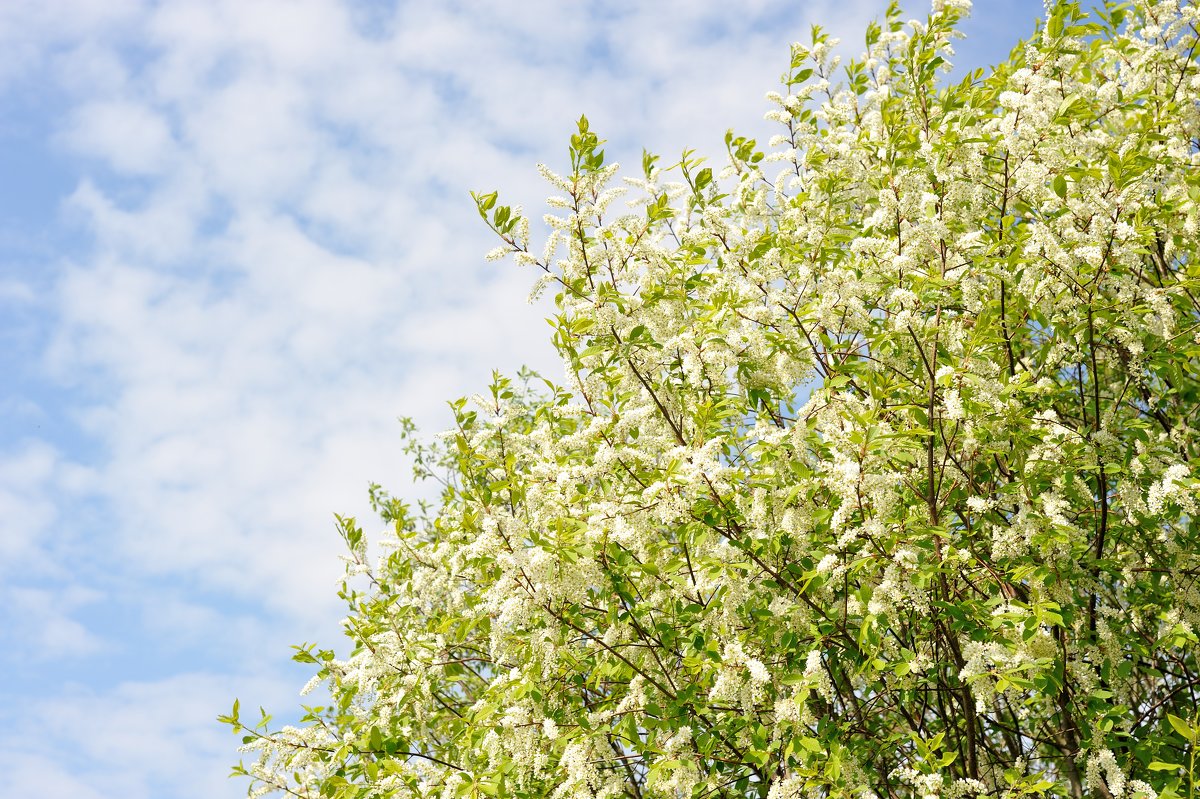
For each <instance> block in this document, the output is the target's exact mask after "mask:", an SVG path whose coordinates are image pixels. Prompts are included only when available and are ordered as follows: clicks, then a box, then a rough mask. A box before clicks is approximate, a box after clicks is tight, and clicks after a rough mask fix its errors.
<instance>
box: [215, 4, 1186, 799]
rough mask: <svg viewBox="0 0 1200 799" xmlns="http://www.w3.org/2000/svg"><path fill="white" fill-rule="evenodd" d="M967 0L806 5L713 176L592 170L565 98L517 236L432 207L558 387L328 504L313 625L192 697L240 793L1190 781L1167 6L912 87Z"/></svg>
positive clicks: (1180, 276)
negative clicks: (810, 14) (209, 692)
mask: <svg viewBox="0 0 1200 799" xmlns="http://www.w3.org/2000/svg"><path fill="white" fill-rule="evenodd" d="M968 5H969V3H968V2H967V0H935V2H934V9H933V13H932V14H931V15H930V16H929V17H928V18H927V19H926V21H924V22H919V21H910V22H904V21H902V19H901V17H900V16H899V11H898V10H897V9H896V8H895V7H893V8H892V9H891V10H890V11H889V12H888V13H887V16H886V18H885V19H884V21H883V22H882V23H881V24H873V25H871V26H870V27H869V28H868V30H867V35H866V53H865V55H864V56H863V57H862V58H861V59H860V60H857V61H853V62H851V63H850V64H849V65H848V66H846V67H845V69H844V70H843V71H840V72H839V71H837V68H838V59H837V58H836V57H835V56H833V55H832V54H831V48H832V47H833V45H834V42H833V41H832V40H830V39H829V38H828V37H827V36H826V35H825V34H824V33H822V32H821V31H820V30H816V31H814V34H813V37H812V40H811V43H810V44H808V45H804V46H801V45H796V46H794V47H793V50H792V54H791V64H790V69H789V71H788V73H787V75H786V76H785V87H786V88H785V92H784V93H772V94H771V95H769V99H770V100H771V101H772V102H773V103H774V105H775V110H773V111H771V112H770V114H769V116H770V118H771V119H773V120H775V121H777V122H778V123H779V125H780V126H781V128H782V132H781V133H780V135H778V136H776V137H775V138H774V139H773V140H772V141H771V142H770V147H769V148H768V150H767V151H766V152H764V151H761V150H759V149H758V148H757V145H756V143H755V142H754V141H748V140H745V139H743V138H735V137H734V136H732V135H729V136H727V137H726V144H727V145H728V150H729V163H728V165H727V166H726V167H724V169H723V170H720V171H719V172H717V173H714V172H713V171H712V170H711V169H710V168H707V167H701V165H700V163H699V162H698V161H697V160H695V159H693V158H692V157H690V156H689V155H686V154H685V156H684V157H683V159H682V160H681V161H680V162H679V163H677V164H675V165H674V166H673V167H671V168H670V169H666V170H664V169H660V168H659V166H658V162H657V159H656V158H655V157H653V156H650V155H647V156H646V157H645V158H644V159H643V163H642V175H641V176H640V177H638V178H636V179H634V178H625V181H624V184H625V185H624V186H614V185H613V181H614V178H615V176H616V174H617V168H616V166H610V165H607V164H606V163H605V160H604V153H603V150H602V149H600V148H601V145H602V142H601V140H600V139H598V138H597V136H596V134H595V133H593V132H592V131H591V130H590V129H589V127H588V124H587V121H586V119H581V120H580V122H579V131H578V133H577V134H576V135H574V136H573V137H572V138H571V146H570V170H569V171H568V172H566V174H562V175H560V174H555V173H553V172H551V171H550V170H549V169H546V168H542V172H543V174H544V176H545V177H546V179H547V180H548V181H549V182H550V183H551V184H553V186H554V187H555V190H556V191H557V192H558V193H559V194H558V196H556V197H553V198H551V200H550V201H549V203H550V205H551V206H552V208H554V209H556V213H557V215H551V216H548V217H547V221H548V223H549V225H550V227H551V232H550V234H549V240H548V241H547V242H546V246H545V249H544V251H540V252H538V251H534V250H532V249H530V245H529V226H528V223H527V220H526V219H525V218H524V217H522V216H521V214H520V212H519V211H518V210H514V209H511V208H509V207H506V206H500V205H498V204H497V196H496V194H494V193H492V194H481V195H476V198H475V199H476V202H477V203H478V207H479V212H480V214H481V216H483V217H484V219H485V221H486V223H487V224H488V225H489V226H490V227H491V228H492V229H493V230H494V231H495V233H496V234H497V235H498V236H499V238H500V241H501V245H500V247H499V249H498V250H497V251H496V252H495V253H494V254H495V255H496V256H504V255H512V256H513V257H514V258H515V260H516V261H517V262H518V263H520V264H525V265H528V266H532V267H534V268H535V269H536V270H538V271H539V272H540V281H539V283H538V288H539V289H542V288H545V287H551V288H552V289H553V290H554V291H555V292H556V297H555V299H556V303H557V308H558V314H557V318H556V329H555V333H554V345H555V347H556V348H557V350H558V352H559V353H560V354H561V356H562V359H563V363H564V365H565V381H564V382H562V383H556V382H553V381H550V380H543V379H541V378H538V377H536V376H533V375H529V374H526V375H522V376H521V378H519V379H517V380H510V379H507V378H497V379H496V380H495V382H494V384H493V385H492V387H491V391H490V393H488V394H487V395H486V396H482V397H477V398H476V399H475V401H474V403H473V404H471V403H468V402H467V401H465V400H464V401H459V402H456V403H454V404H453V408H454V412H455V419H456V427H455V429H454V430H453V431H452V432H450V433H449V434H447V435H446V436H445V437H443V438H442V439H441V440H440V443H437V444H435V445H421V444H417V443H413V444H411V450H412V453H413V455H414V456H415V460H416V463H417V468H418V471H419V472H420V474H421V475H422V476H424V477H427V478H430V479H436V480H439V481H442V486H441V499H440V502H439V503H438V504H437V507H436V508H433V509H422V510H420V511H416V510H414V509H412V508H411V507H410V506H408V505H406V504H405V503H403V502H401V501H400V500H397V499H395V498H392V497H391V496H388V495H387V494H384V493H383V492H382V491H380V490H378V489H375V490H373V492H372V498H373V500H374V501H375V505H376V507H377V509H378V510H379V511H380V513H381V514H382V516H383V518H384V520H385V521H386V522H387V524H388V525H389V526H390V530H389V532H388V535H387V537H386V539H384V540H383V541H382V542H381V543H382V544H383V545H385V546H387V547H389V549H388V552H387V554H386V555H385V556H384V557H383V558H381V559H380V560H379V562H378V564H377V565H369V564H368V558H367V552H366V544H365V542H364V537H363V534H362V532H361V531H360V529H359V527H358V526H357V525H356V523H355V522H354V521H353V520H350V519H346V520H343V524H342V532H343V535H344V537H345V539H346V542H347V544H348V546H349V552H350V557H349V561H350V563H351V567H350V573H351V574H353V575H365V583H364V585H365V586H367V587H365V588H363V589H361V590H358V589H353V588H351V587H350V585H351V584H352V583H348V584H347V587H345V588H344V590H343V594H344V596H345V598H346V600H347V601H348V603H349V606H350V616H349V619H348V620H347V622H346V628H347V632H348V634H349V635H350V637H351V638H352V640H353V644H354V648H353V651H352V653H351V654H350V656H349V658H348V659H347V660H339V659H337V657H336V656H335V655H334V653H333V652H332V651H327V650H322V649H317V648H315V647H308V646H306V647H300V648H298V651H297V655H296V657H297V659H298V660H301V661H305V662H310V663H312V664H314V665H315V667H316V669H317V674H316V677H315V678H314V682H313V685H316V684H318V683H322V682H323V683H326V684H327V685H328V689H329V692H330V697H331V699H330V700H329V703H328V704H326V705H322V706H318V707H310V708H307V715H306V716H305V717H304V719H303V722H302V724H303V726H301V727H299V728H296V727H284V728H283V729H278V730H276V729H274V728H273V727H272V726H271V725H270V724H269V722H264V723H263V724H261V725H257V726H256V725H254V724H252V723H246V724H243V721H242V720H240V719H239V715H238V710H237V706H236V705H235V707H234V711H233V713H232V714H231V715H230V716H227V717H224V720H225V721H227V722H229V723H231V724H232V725H233V727H234V728H235V730H237V731H238V732H240V733H242V734H244V735H245V742H246V749H247V750H250V751H252V752H255V753H256V754H257V755H258V756H259V760H258V761H257V763H255V764H254V765H252V766H248V767H241V766H239V767H238V768H237V769H235V771H236V772H238V773H241V774H246V775H248V776H250V777H251V778H252V780H253V787H252V792H254V793H258V792H261V793H270V792H272V791H275V790H279V791H287V792H288V793H291V794H293V795H295V796H300V797H318V796H321V797H393V796H394V797H410V796H411V797H417V796H420V797H434V796H437V797H445V798H446V799H449V798H450V797H476V796H488V797H493V796H494V797H501V796H505V797H507V796H513V797H561V798H562V799H568V798H573V797H593V796H598V797H619V796H628V797H632V798H633V799H650V797H668V796H669V797H692V798H693V799H700V798H701V797H734V796H736V797H745V796H757V797H768V798H769V799H792V798H793V797H834V796H856V797H892V796H896V797H909V796H913V797H916V796H921V797H939V796H944V797H950V798H953V797H965V796H976V795H997V796H999V795H1003V796H1005V797H1019V796H1024V795H1033V796H1042V795H1045V796H1063V797H1074V798H1075V799H1079V798H1080V797H1084V796H1095V797H1104V799H1110V798H1112V797H1130V798H1131V799H1133V798H1134V797H1148V798H1149V797H1155V796H1157V797H1159V798H1160V799H1166V798H1167V797H1172V796H1183V795H1187V796H1189V797H1191V796H1194V794H1195V790H1196V783H1197V778H1198V777H1200V773H1198V772H1200V769H1198V768H1197V763H1196V752H1197V747H1198V745H1200V741H1197V731H1198V729H1200V719H1198V718H1197V708H1200V698H1198V697H1197V692H1200V662H1198V642H1197V637H1196V627H1197V625H1200V527H1198V524H1197V522H1196V519H1195V516H1196V512H1197V501H1196V500H1197V481H1196V478H1195V477H1194V476H1193V471H1192V467H1191V465H1190V464H1191V462H1192V460H1193V459H1194V458H1196V457H1197V456H1198V455H1200V446H1198V443H1200V438H1198V435H1197V430H1196V428H1195V427H1193V426H1192V420H1193V418H1194V416H1195V415H1196V414H1197V413H1198V412H1200V376H1198V371H1197V368H1198V366H1197V365H1198V361H1197V358H1200V335H1198V332H1197V331H1198V330H1200V264H1198V262H1197V241H1198V240H1200V239H1198V235H1200V231H1198V228H1200V155H1198V148H1200V141H1198V140H1197V137H1198V136H1200V68H1198V65H1197V61H1196V57H1195V56H1196V52H1197V45H1198V35H1197V24H1198V23H1200V10H1198V9H1197V8H1196V7H1195V6H1194V5H1193V4H1192V3H1190V2H1187V1H1186V0H1135V2H1132V3H1126V4H1124V5H1122V6H1114V5H1112V4H1107V5H1106V7H1105V9H1104V10H1102V11H1096V12H1094V13H1092V14H1091V15H1088V14H1085V13H1084V12H1083V11H1081V9H1080V8H1079V6H1078V4H1077V3H1072V2H1059V3H1058V4H1057V5H1054V6H1053V8H1052V9H1051V12H1050V14H1049V18H1048V20H1047V22H1046V24H1045V25H1044V26H1043V27H1042V28H1041V29H1040V30H1039V31H1038V32H1037V33H1036V34H1035V35H1034V37H1033V38H1032V39H1031V40H1030V41H1029V42H1028V43H1025V44H1022V45H1020V46H1018V47H1017V48H1016V49H1015V50H1014V51H1013V54H1012V56H1011V58H1010V59H1009V61H1008V62H1006V63H1004V64H1002V65H1001V66H999V67H997V68H996V69H995V70H994V71H992V72H991V73H990V74H984V73H983V72H982V71H980V72H976V73H974V74H972V75H970V76H968V77H967V78H966V79H965V80H963V81H962V82H961V83H959V84H957V85H950V86H945V85H942V82H941V79H940V73H942V72H944V67H945V65H946V60H945V59H946V58H948V57H949V56H950V55H951V47H950V45H951V41H952V39H953V38H954V37H955V35H956V32H955V31H956V24H957V23H958V21H959V20H960V17H961V16H962V14H963V13H964V12H965V11H966V10H967V6H968ZM668 177H670V178H671V179H673V180H674V182H665V181H666V179H667V178H668ZM627 191H629V192H631V193H632V194H633V197H634V198H633V199H632V201H630V203H629V207H630V208H632V211H617V210H612V209H613V203H614V201H615V200H616V199H617V198H618V197H621V196H622V194H623V193H624V192H627ZM410 440H411V439H410Z"/></svg>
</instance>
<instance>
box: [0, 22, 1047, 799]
mask: <svg viewBox="0 0 1200 799" xmlns="http://www.w3.org/2000/svg"><path fill="white" fill-rule="evenodd" d="M884 5H885V3H884V2H882V0H878V1H877V0H837V1H836V2H835V1H834V0H821V1H820V2H804V1H803V0H747V2H743V3H727V2H721V1H720V0H692V1H691V2H684V0H663V2H658V3H637V2H634V1H633V0H613V1H612V2H605V3H600V2H589V1H586V0H578V1H577V2H554V1H553V0H527V2H521V3H496V2H486V3H485V2H469V1H468V0H445V1H442V0H439V1H438V2H434V1H433V0H427V1H423V2H407V3H405V2H401V3H399V4H397V3H392V2H383V1H382V0H287V1H286V2H284V0H165V1H164V2H152V1H151V0H5V2H4V3H3V4H0V109H2V113H0V178H2V181H3V182H2V183H0V369H2V371H3V374H4V381H3V382H2V383H0V674H3V675H4V679H2V680H0V795H2V796H26V795H29V796H39V797H45V799H57V798H58V797H64V799H65V797H71V799H99V798H101V797H102V798H103V799H143V798H144V799H200V797H205V799H220V798H221V797H235V796H241V795H243V793H244V790H245V786H244V785H243V784H241V783H239V782H229V781H227V780H226V779H225V774H226V773H227V772H228V766H229V764H230V763H231V762H233V761H234V760H236V757H237V756H236V752H235V744H236V739H234V738H233V737H232V736H231V735H229V734H228V732H227V731H226V730H225V729H224V728H221V727H220V726H218V725H217V724H216V723H215V721H214V717H215V716H216V715H217V714H218V713H221V712H225V711H226V710H227V709H228V706H229V705H230V703H231V702H232V699H233V697H234V696H238V697H240V698H241V700H242V703H243V706H250V707H252V706H254V705H258V704H262V705H265V706H267V707H268V708H269V709H273V710H276V711H280V713H281V714H282V715H286V714H287V711H289V710H290V709H291V708H294V707H296V706H297V704H298V702H299V697H298V696H297V692H298V690H299V688H300V687H301V686H302V685H303V684H304V682H305V681H306V680H307V678H308V676H309V673H308V671H307V669H306V668H301V667H299V666H297V665H295V664H293V663H291V661H290V658H289V654H290V650H289V645H291V644H298V643H301V642H304V641H321V642H322V643H325V644H332V643H339V632H338V629H339V628H338V622H339V619H340V618H341V615H342V613H341V608H340V606H339V603H338V600H337V598H336V583H337V580H338V577H339V575H340V563H339V561H338V559H337V555H338V554H339V549H338V538H337V535H336V534H335V532H334V527H333V514H334V513H335V512H340V513H346V514H352V515H359V516H360V517H361V518H363V519H364V520H369V514H368V513H367V511H366V487H367V485H368V483H369V482H371V481H377V482H380V483H382V484H384V485H385V486H387V487H389V488H390V489H392V490H394V491H395V492H397V493H400V494H405V493H410V494H411V492H410V491H409V489H408V480H407V477H408V469H407V466H406V464H405V463H404V460H403V458H402V456H401V453H400V445H399V440H398V430H399V427H398V425H397V424H396V423H395V419H396V417H397V416H398V415H401V414H404V415H409V416H412V417H414V418H415V419H416V420H417V421H418V423H419V424H420V425H421V426H422V428H423V429H424V430H426V431H427V432H429V433H433V432H436V431H437V430H439V429H440V428H441V427H442V426H444V425H445V424H446V422H447V420H448V414H447V412H446V411H445V401H446V400H448V399H450V398H452V397H456V396H460V395H463V394H470V393H474V392H476V391H479V390H481V389H482V388H483V387H484V386H485V385H486V382H487V380H488V376H489V374H490V372H491V370H492V369H493V368H499V369H502V370H505V371H509V372H511V371H515V369H516V368H517V367H518V366H520V365H521V364H522V363H528V364H530V365H533V366H535V367H537V368H541V369H542V370H544V371H546V372H547V373H548V374H557V371H558V369H559V367H558V365H557V363H556V361H555V358H554V356H553V352H552V351H551V349H550V347H549V344H548V342H547V335H546V331H547V328H546V325H545V323H544V321H543V317H544V316H545V315H546V314H545V312H544V309H541V308H538V307H530V306H529V305H528V304H527V303H526V295H527V293H528V290H529V287H530V285H531V283H532V280H533V276H532V275H531V274H530V273H528V272H525V271H522V270H520V269H517V268H515V267H512V266H511V265H496V264H487V263H484V261H483V258H482V254H483V253H484V252H485V251H486V250H488V249H490V247H491V246H492V242H491V241H490V240H489V239H488V236H487V233H486V230H484V229H483V227H482V225H481V224H480V223H479V220H478V217H477V216H476V214H475V211H474V208H473V206H472V204H471V201H470V199H469V197H468V194H467V192H468V190H471V189H478V190H491V189H495V188H499V189H501V191H502V196H503V197H504V198H505V200H506V201H510V202H516V203H520V204H523V205H524V206H525V207H526V208H527V209H529V210H530V211H531V212H532V213H533V215H534V217H535V218H536V217H537V216H539V215H540V213H541V207H542V206H541V201H542V198H543V197H544V196H545V194H546V191H545V190H544V189H543V187H542V186H541V185H540V184H539V179H538V178H537V175H536V172H535V169H534V165H535V164H536V163H537V162H539V161H544V162H546V163H547V164H549V165H550V166H551V167H552V168H553V167H561V166H562V164H563V161H564V160H565V154H566V146H565V143H566V139H567V137H568V135H569V133H570V131H571V129H572V125H573V121H574V120H575V119H576V118H577V117H578V116H579V114H580V113H584V112H586V113H587V114H588V116H589V118H590V119H591V120H592V125H593V128H594V129H596V130H597V131H598V132H599V133H600V134H601V135H602V136H604V137H606V138H608V139H609V140H610V145H609V148H608V150H609V153H610V157H615V158H616V160H618V161H623V162H625V163H630V164H634V165H635V166H636V165H637V164H638V163H639V161H640V152H641V148H642V147H643V146H645V147H647V148H649V149H651V150H652V151H655V152H660V153H663V154H664V156H665V158H669V157H670V156H672V155H677V154H678V153H679V152H680V151H681V150H682V149H684V148H685V147H692V148H695V149H696V150H697V151H698V152H700V153H701V154H705V153H708V154H714V155H715V154H717V153H718V152H719V150H720V147H721V140H722V136H723V134H724V131H725V130H726V129H727V128H729V127H733V128H735V129H736V130H737V131H738V132H739V133H749V134H751V135H759V136H761V137H762V138H763V139H764V140H765V138H766V137H768V136H769V135H770V128H769V127H768V126H767V123H764V122H762V121H761V118H762V114H763V112H765V111H766V110H767V105H766V103H765V102H764V101H763V99H762V98H763V95H764V94H765V93H766V92H767V91H769V90H772V89H775V88H776V81H777V79H778V76H779V74H780V73H781V72H782V71H783V68H784V67H785V66H786V59H787V54H788V43H789V42H790V41H792V40H794V39H802V38H804V37H806V36H807V31H808V26H809V25H810V24H811V23H813V22H819V23H821V24H823V25H824V26H825V27H827V28H828V29H830V30H831V31H833V33H834V34H835V35H838V36H841V37H842V38H843V41H844V46H843V48H842V49H843V50H844V51H846V52H847V53H849V54H854V53H857V50H858V48H857V42H859V41H861V36H862V30H863V28H864V26H865V24H866V22H867V20H869V19H870V18H871V17H873V16H876V15H877V14H879V13H881V12H882V9H883V6H884ZM908 9H909V13H911V14H913V15H918V14H920V15H923V14H924V13H925V12H926V10H927V7H926V6H924V5H921V6H918V4H916V3H910V4H908ZM1041 13H1042V5H1041V3H1040V2H1039V0H1011V2H1009V1H1006V0H977V2H976V8H975V12H974V16H973V18H972V19H971V21H970V22H969V23H968V24H967V26H966V31H967V33H968V38H967V39H966V40H964V41H963V42H960V43H959V45H958V47H957V49H958V57H957V59H956V61H957V63H958V65H959V66H960V68H961V67H964V66H966V65H971V66H978V65H984V64H987V63H992V62H995V61H996V60H999V59H1001V58H1003V57H1004V56H1005V55H1006V54H1007V52H1008V50H1009V48H1010V47H1011V46H1012V44H1013V43H1015V42H1016V40H1017V39H1018V38H1020V37H1022V36H1024V35H1027V34H1028V33H1029V32H1030V31H1031V30H1032V28H1033V23H1034V19H1035V18H1036V17H1037V16H1038V15H1040V14H1041ZM365 526H366V527H367V529H368V530H371V529H373V528H374V527H377V525H376V524H375V523H374V522H371V521H367V523H366V525H365Z"/></svg>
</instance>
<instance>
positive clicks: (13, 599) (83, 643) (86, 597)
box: [0, 585, 104, 660]
mask: <svg viewBox="0 0 1200 799" xmlns="http://www.w3.org/2000/svg"><path fill="white" fill-rule="evenodd" d="M101 598H102V595H101V594H100V593H99V592H97V591H94V590H91V589H88V588H84V587H82V586H78V585H69V586H67V587H66V588H65V589H64V590H50V589H45V588H16V587H12V588H7V589H5V590H3V591H0V600H2V601H3V603H4V614H3V615H4V616H5V617H7V620H6V622H5V624H4V637H5V638H8V639H9V646H10V647H12V646H13V645H14V643H15V641H14V640H13V639H15V640H19V641H21V642H22V645H21V650H22V652H23V653H24V654H25V656H26V657H31V658H33V659H34V660H51V659H56V658H64V657H78V656H80V655H89V654H93V653H95V652H98V651H99V650H100V649H102V648H103V645H104V643H103V641H102V640H101V639H100V637H99V636H97V635H95V634H93V633H92V632H90V631H89V630H88V629H87V628H86V627H85V626H84V625H83V624H81V623H80V622H79V621H77V620H75V619H73V618H71V613H72V612H73V611H75V610H77V609H79V608H81V607H84V606H86V605H90V604H92V603H94V602H97V601H98V600H100V599H101Z"/></svg>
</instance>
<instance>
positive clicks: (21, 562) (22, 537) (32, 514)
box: [0, 406, 59, 576]
mask: <svg viewBox="0 0 1200 799" xmlns="http://www.w3.org/2000/svg"><path fill="white" fill-rule="evenodd" d="M26 410H27V411H29V410H32V409H29V408H28V407H27V406H26ZM58 465H59V454H58V452H56V451H55V450H54V448H53V447H51V446H49V445H48V444H45V443H44V442H36V441H33V442H25V443H24V444H22V445H21V446H19V447H18V448H17V449H16V450H14V451H12V452H8V453H0V576H3V575H4V574H5V573H6V572H8V571H10V570H17V569H26V570H28V569H31V568H35V567H44V566H45V565H46V560H47V557H48V556H47V553H46V552H45V549H44V543H45V542H46V540H47V539H48V538H50V530H51V525H52V524H53V523H54V522H55V521H56V520H57V519H58V510H57V508H56V507H55V501H54V498H55V486H54V477H55V471H56V468H57V467H58Z"/></svg>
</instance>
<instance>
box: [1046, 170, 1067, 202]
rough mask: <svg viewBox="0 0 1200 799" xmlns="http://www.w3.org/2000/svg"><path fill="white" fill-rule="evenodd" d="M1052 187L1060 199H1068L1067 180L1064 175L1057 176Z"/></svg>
mask: <svg viewBox="0 0 1200 799" xmlns="http://www.w3.org/2000/svg"><path fill="white" fill-rule="evenodd" d="M1050 186H1051V187H1052V188H1053V189H1054V193H1055V194H1057V195H1058V196H1059V199H1063V200H1065V199H1066V198H1067V179H1066V178H1065V177H1063V176H1062V175H1055V176H1054V180H1053V181H1051V183H1050Z"/></svg>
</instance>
